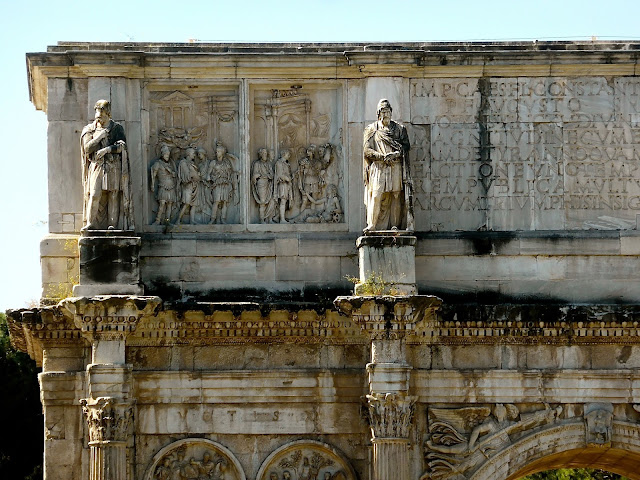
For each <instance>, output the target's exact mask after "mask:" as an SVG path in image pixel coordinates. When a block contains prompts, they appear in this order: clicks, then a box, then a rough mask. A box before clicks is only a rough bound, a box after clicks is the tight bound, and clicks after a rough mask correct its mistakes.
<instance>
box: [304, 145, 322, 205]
mask: <svg viewBox="0 0 640 480" xmlns="http://www.w3.org/2000/svg"><path fill="white" fill-rule="evenodd" d="M315 155H316V146H315V145H309V146H308V147H307V156H306V157H304V158H302V159H300V161H299V162H298V164H299V166H300V170H299V177H298V188H299V189H300V193H301V194H302V205H301V206H300V211H301V212H304V211H305V210H306V209H307V208H310V209H311V210H312V211H313V210H317V208H318V206H319V205H322V203H323V199H322V187H323V184H322V177H321V172H322V171H321V170H320V168H321V164H320V162H319V161H316V160H315Z"/></svg>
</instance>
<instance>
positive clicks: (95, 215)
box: [80, 100, 133, 231]
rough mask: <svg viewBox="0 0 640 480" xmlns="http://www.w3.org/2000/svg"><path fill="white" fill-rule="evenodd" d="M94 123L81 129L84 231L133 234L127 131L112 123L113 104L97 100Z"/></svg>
mask: <svg viewBox="0 0 640 480" xmlns="http://www.w3.org/2000/svg"><path fill="white" fill-rule="evenodd" d="M94 109H95V120H94V121H93V122H92V123H90V124H89V125H87V126H86V127H84V128H83V129H82V134H81V136H80V139H81V140H80V149H81V152H82V179H83V180H82V183H83V186H84V222H85V225H84V227H83V228H82V230H83V231H85V230H96V229H101V228H108V229H110V230H113V229H121V230H132V229H133V209H132V204H131V197H130V189H131V185H130V177H129V159H128V157H127V147H126V139H125V135H124V128H122V125H120V124H119V123H116V122H114V121H113V120H112V119H111V103H110V102H109V101H107V100H98V101H97V102H96V104H95V107H94Z"/></svg>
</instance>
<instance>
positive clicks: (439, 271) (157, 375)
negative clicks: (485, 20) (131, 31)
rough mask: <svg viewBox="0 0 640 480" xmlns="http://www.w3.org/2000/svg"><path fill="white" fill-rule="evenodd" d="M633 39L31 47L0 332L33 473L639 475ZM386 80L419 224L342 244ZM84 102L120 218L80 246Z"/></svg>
mask: <svg viewBox="0 0 640 480" xmlns="http://www.w3.org/2000/svg"><path fill="white" fill-rule="evenodd" d="M638 50H640V45H639V44H637V43H633V42H612V43H609V42H588V43H573V42H538V43H535V44H533V43H496V44H493V43H483V44H427V43H412V44H386V45H375V46H372V45H359V44H358V45H356V44H305V45H297V44H296V45H293V44H281V45H273V44H224V45H222V44H126V45H125V44H98V43H60V44H58V45H56V46H52V47H49V48H48V50H47V52H43V53H31V54H28V55H27V66H28V74H29V81H30V83H29V85H30V94H31V99H32V101H33V103H34V104H35V105H36V107H37V108H38V109H41V110H44V111H45V112H47V115H48V120H49V150H48V161H49V167H50V168H49V200H50V201H49V212H50V217H49V218H50V221H49V226H50V234H49V235H48V236H47V237H46V238H45V239H43V241H42V243H41V252H40V254H41V259H42V272H43V294H42V302H41V306H40V307H37V308H33V309H23V310H17V311H11V312H10V315H9V316H10V322H9V327H10V333H11V338H12V342H13V343H14V345H15V346H16V347H18V348H19V349H21V350H23V351H26V352H28V353H29V354H30V355H31V356H32V357H33V358H34V359H35V360H36V361H37V363H38V364H39V365H41V366H42V368H43V371H42V373H41V374H40V377H39V380H40V386H41V392H42V402H43V409H44V418H45V438H46V440H45V452H44V465H45V467H44V469H45V478H46V479H47V480H52V479H59V478H65V479H66V478H69V479H73V480H81V479H82V480H84V479H86V478H90V479H91V480H168V479H173V478H181V479H198V480H203V479H215V480H222V479H225V480H232V479H233V480H247V479H250V480H254V479H255V480H355V479H361V480H390V479H393V480H409V479H422V480H428V479H440V480H472V479H473V480H496V479H509V480H511V479H513V480H515V479H517V478H519V477H521V476H522V475H525V474H527V473H531V472H535V471H540V470H544V469H548V468H555V467H569V466H583V467H586V466H591V467H599V468H605V469H609V470H611V471H614V472H617V473H621V474H625V475H626V476H628V477H629V478H632V479H635V480H640V476H639V474H638V472H637V465H638V464H639V463H640V440H639V439H640V374H639V373H638V372H639V371H640V310H639V308H638V304H639V303H640V287H639V286H638V285H639V283H638V282H637V281H636V280H637V279H636V276H637V274H636V272H637V271H638V270H640V268H637V267H640V265H638V258H639V255H640V235H639V234H638V222H637V218H638V212H640V169H639V168H638V166H639V165H640V163H639V162H640V157H639V155H638V152H639V150H638V148H639V147H638V146H639V145H640V130H639V129H640V127H639V122H640V103H639V102H638V93H639V92H640V81H639V80H638V74H640V71H639V70H638V67H637V65H638V54H637V52H638ZM381 98H386V99H388V100H389V103H390V104H391V105H392V106H393V119H394V120H395V121H397V122H398V123H400V124H402V125H403V126H404V128H406V132H407V134H408V137H409V138H408V141H409V144H410V147H411V148H410V150H409V151H408V154H407V157H408V160H409V162H408V164H409V165H410V169H411V175H410V178H411V182H410V185H412V188H409V187H408V186H405V187H403V188H405V189H406V190H405V192H406V193H407V194H409V193H412V201H413V206H414V212H413V213H414V219H415V228H414V229H409V230H413V231H411V232H410V234H409V232H402V231H401V232H398V231H397V230H391V231H388V232H373V234H372V235H367V236H362V235H363V227H365V206H364V202H363V197H364V185H363V131H364V130H365V128H366V126H367V125H371V124H372V122H375V121H376V120H377V119H378V116H377V111H376V105H377V104H378V102H379V100H380V99H381ZM101 99H103V100H107V101H109V102H110V104H111V117H112V119H113V120H114V121H115V122H117V123H119V124H120V125H122V127H123V129H124V131H125V133H126V150H127V154H128V159H129V162H130V172H129V176H130V181H131V191H130V192H129V193H130V195H129V198H130V199H131V202H132V206H133V215H134V217H133V221H132V224H133V225H135V228H133V229H132V231H129V232H126V233H124V232H122V231H121V230H120V229H119V227H118V226H114V227H116V228H114V229H111V230H107V231H104V232H94V233H93V234H91V235H89V234H85V235H81V232H80V229H81V227H82V226H83V225H84V220H86V219H85V218H83V189H82V180H81V177H82V163H81V155H80V138H79V137H80V132H81V130H82V128H83V126H85V125H87V122H88V121H91V120H92V119H93V118H94V105H95V104H96V101H98V100H101ZM409 196H410V195H408V197H409ZM407 200H409V199H408V198H407ZM399 228H403V227H402V226H400V227H399ZM85 233H86V232H85ZM89 233H90V232H89ZM368 233H372V232H368ZM346 276H349V277H358V284H357V285H356V287H355V289H353V285H352V284H351V283H350V281H349V280H347V279H346V278H345V277H346ZM368 279H371V281H368ZM365 286H366V288H365ZM74 287H75V288H74ZM378 287H382V288H381V289H379V288H378ZM71 292H73V293H74V294H75V295H76V296H72V293H71ZM352 293H353V294H354V295H352ZM143 295H144V296H143ZM436 295H437V297H436ZM336 297H338V298H336ZM334 299H335V303H334Z"/></svg>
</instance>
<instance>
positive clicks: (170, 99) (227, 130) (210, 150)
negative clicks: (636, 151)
mask: <svg viewBox="0 0 640 480" xmlns="http://www.w3.org/2000/svg"><path fill="white" fill-rule="evenodd" d="M155 88H156V90H152V91H150V93H149V104H150V106H149V109H150V115H149V119H150V121H149V123H150V125H149V127H150V132H151V135H150V139H149V155H148V158H154V159H157V160H152V161H151V164H150V170H149V179H150V181H149V193H150V195H149V200H150V201H149V210H150V211H149V217H148V218H149V223H151V224H153V225H165V226H167V225H175V226H177V225H180V226H185V225H190V226H196V225H198V226H199V225H212V224H226V223H230V224H234V223H236V224H237V223H240V222H241V212H242V206H241V202H240V199H241V195H240V188H241V182H240V174H241V171H242V166H241V164H240V160H239V159H238V157H237V156H236V154H235V153H234V152H237V151H238V150H239V145H240V138H239V100H238V91H237V89H236V88H235V87H228V86H227V87H222V86H216V87H199V88H198V89H197V90H194V91H191V90H190V91H189V92H188V93H186V92H183V91H178V90H176V91H170V90H167V89H166V87H160V86H156V87H155ZM163 88H164V89H163ZM167 149H168V151H169V153H167ZM167 157H168V159H167ZM200 228H202V227H200Z"/></svg>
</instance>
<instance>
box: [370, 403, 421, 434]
mask: <svg viewBox="0 0 640 480" xmlns="http://www.w3.org/2000/svg"><path fill="white" fill-rule="evenodd" d="M416 398H417V397H415V396H411V395H406V394H404V393H373V394H371V395H367V404H368V410H369V425H370V427H371V434H372V436H373V438H374V439H376V438H408V437H409V428H410V426H411V421H412V419H413V412H414V405H415V402H416Z"/></svg>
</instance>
